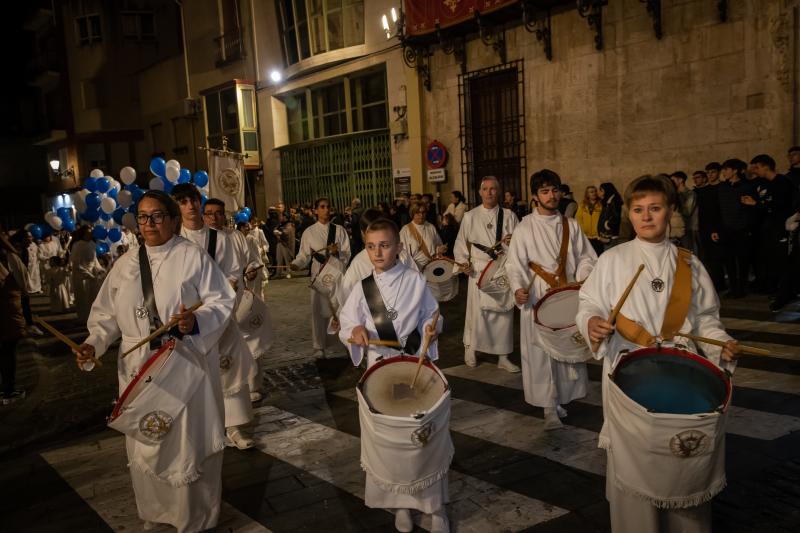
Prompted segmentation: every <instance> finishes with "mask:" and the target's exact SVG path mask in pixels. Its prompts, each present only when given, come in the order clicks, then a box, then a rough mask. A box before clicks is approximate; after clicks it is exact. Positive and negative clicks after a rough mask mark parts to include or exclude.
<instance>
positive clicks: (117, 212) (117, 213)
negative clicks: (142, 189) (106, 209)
mask: <svg viewBox="0 0 800 533" xmlns="http://www.w3.org/2000/svg"><path fill="white" fill-rule="evenodd" d="M127 212H128V211H127V210H126V209H125V208H124V207H118V208H116V209H114V212H113V213H112V214H111V218H113V219H114V222H116V223H117V224H122V217H123V216H125V213H127Z"/></svg>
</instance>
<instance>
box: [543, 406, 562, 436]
mask: <svg viewBox="0 0 800 533" xmlns="http://www.w3.org/2000/svg"><path fill="white" fill-rule="evenodd" d="M563 427H564V424H562V423H561V420H560V419H559V418H558V413H557V412H556V409H555V407H545V408H544V429H545V430H547V431H551V430H553V429H560V428H563Z"/></svg>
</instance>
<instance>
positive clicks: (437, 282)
mask: <svg viewBox="0 0 800 533" xmlns="http://www.w3.org/2000/svg"><path fill="white" fill-rule="evenodd" d="M454 264H455V261H453V260H452V259H450V258H447V257H437V258H435V259H433V260H431V261H430V262H429V263H428V264H427V265H425V268H424V269H422V275H423V276H425V279H426V280H427V282H428V287H430V289H431V294H433V297H434V298H436V301H437V302H449V301H450V300H452V299H453V298H455V297H456V296H458V276H456V275H455V274H454V273H453V265H454Z"/></svg>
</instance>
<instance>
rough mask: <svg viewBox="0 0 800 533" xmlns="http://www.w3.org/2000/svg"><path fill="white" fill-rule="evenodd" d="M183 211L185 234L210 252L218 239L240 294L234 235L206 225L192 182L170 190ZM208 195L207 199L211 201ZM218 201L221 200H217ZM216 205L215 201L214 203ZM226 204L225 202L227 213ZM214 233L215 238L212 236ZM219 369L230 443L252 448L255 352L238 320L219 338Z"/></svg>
mask: <svg viewBox="0 0 800 533" xmlns="http://www.w3.org/2000/svg"><path fill="white" fill-rule="evenodd" d="M171 195H172V197H173V198H174V199H175V201H176V202H178V206H179V207H180V210H181V228H180V234H181V236H182V237H184V238H186V239H188V240H190V241H192V242H193V243H195V244H197V245H198V246H200V247H202V248H203V249H204V250H206V251H207V252H208V253H209V255H211V250H210V249H209V248H210V246H211V239H212V238H214V239H215V240H216V243H215V249H214V254H213V256H212V257H213V259H214V261H215V262H216V263H217V264H218V265H219V267H220V269H222V272H223V273H224V274H225V276H226V277H227V279H228V282H229V283H230V284H231V287H233V289H234V291H237V295H238V294H239V291H240V289H241V288H242V287H243V283H242V273H243V269H244V266H243V265H242V260H243V257H242V255H241V252H240V251H239V250H238V249H237V244H236V241H235V240H234V239H235V237H234V236H232V235H231V234H229V233H228V232H227V231H224V230H219V229H215V228H213V227H210V226H208V225H206V224H205V222H204V218H203V211H201V205H200V202H201V196H200V192H199V191H198V190H197V188H196V187H195V186H194V185H192V184H191V183H180V184H178V185H176V186H175V187H174V188H173V189H172V192H171ZM212 200H213V199H212V198H209V200H208V201H212ZM217 202H218V203H222V202H221V201H220V200H217ZM212 205H213V202H212ZM224 206H225V204H224V203H222V211H223V213H224V210H225V208H224ZM212 232H214V233H215V234H216V237H212ZM219 350H220V371H221V374H222V380H221V383H222V387H223V396H224V406H225V428H226V432H227V435H228V438H229V439H230V442H231V443H232V444H233V445H234V446H236V447H237V448H239V449H240V450H246V449H248V448H252V447H253V445H254V444H255V443H254V441H253V439H251V438H249V437H246V436H245V435H244V434H243V433H242V428H241V426H243V425H245V424H247V423H248V422H249V421H250V420H252V418H253V406H252V401H251V400H250V381H251V379H252V376H251V374H252V373H254V372H255V369H254V366H255V365H254V364H253V355H252V353H251V352H250V349H249V348H248V347H247V343H245V342H244V339H243V338H242V333H241V331H239V328H238V327H237V325H236V323H235V321H233V320H231V321H229V322H228V325H227V326H226V328H225V331H224V333H223V334H222V336H221V337H220V346H219Z"/></svg>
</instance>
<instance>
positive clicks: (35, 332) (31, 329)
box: [25, 324, 44, 337]
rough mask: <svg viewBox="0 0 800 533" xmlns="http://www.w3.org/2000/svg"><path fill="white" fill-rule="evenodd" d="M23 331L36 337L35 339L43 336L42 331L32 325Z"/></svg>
mask: <svg viewBox="0 0 800 533" xmlns="http://www.w3.org/2000/svg"><path fill="white" fill-rule="evenodd" d="M25 329H26V330H27V331H28V333H30V334H31V335H36V336H37V337H41V336H42V335H44V331H42V330H40V329H39V328H37V327H36V325H34V324H31V325H30V326H28V327H27V328H25Z"/></svg>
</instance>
